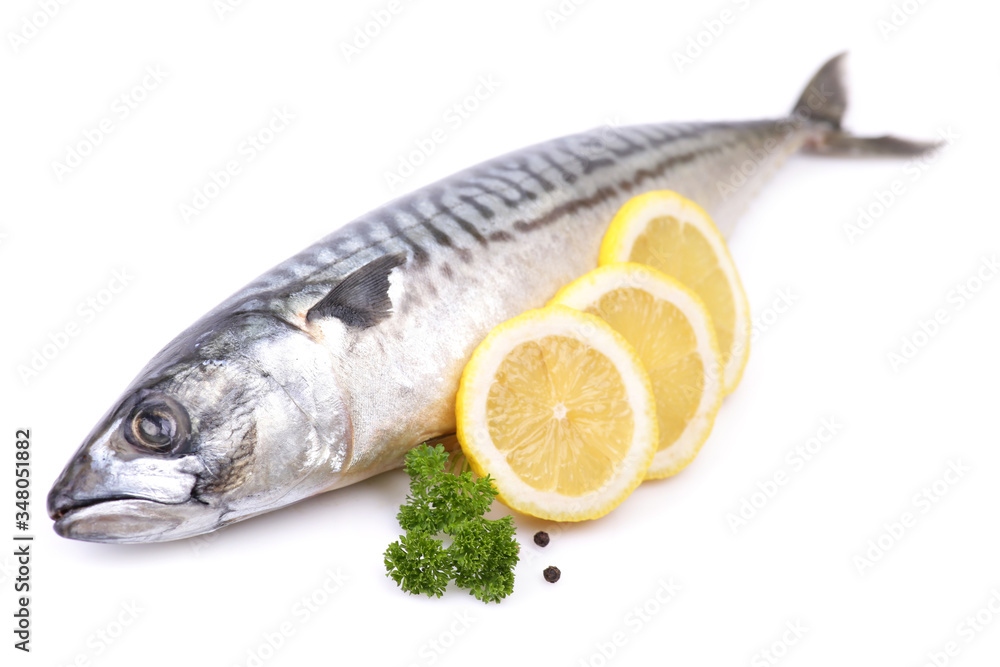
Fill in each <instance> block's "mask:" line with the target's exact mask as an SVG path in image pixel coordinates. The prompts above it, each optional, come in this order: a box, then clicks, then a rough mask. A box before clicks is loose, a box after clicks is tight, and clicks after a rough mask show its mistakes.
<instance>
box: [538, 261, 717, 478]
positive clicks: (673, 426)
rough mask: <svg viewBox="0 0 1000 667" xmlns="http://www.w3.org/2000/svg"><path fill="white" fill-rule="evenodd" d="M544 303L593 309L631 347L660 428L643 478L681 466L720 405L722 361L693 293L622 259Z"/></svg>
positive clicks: (697, 445) (694, 451) (664, 474)
mask: <svg viewBox="0 0 1000 667" xmlns="http://www.w3.org/2000/svg"><path fill="white" fill-rule="evenodd" d="M552 303H560V304H562V305H564V306H569V307H570V308H576V309H577V310H582V311H584V312H586V313H590V314H591V315H597V316H598V317H600V318H601V319H603V320H604V321H605V322H607V323H608V324H610V325H611V328H613V329H614V330H615V331H617V332H618V333H620V334H621V335H622V336H624V337H625V340H627V341H628V342H629V343H630V344H631V345H632V347H633V348H634V349H635V351H636V353H637V354H638V355H639V359H640V360H641V361H642V364H643V366H644V367H645V369H646V372H647V373H648V374H649V379H650V381H651V382H652V384H653V396H654V397H655V398H656V418H657V423H658V425H659V433H660V440H659V444H658V446H657V452H656V455H655V456H654V457H653V462H652V463H651V464H650V466H649V470H648V471H647V472H646V479H655V478H659V477H669V476H670V475H676V474H677V473H678V472H680V471H681V470H683V469H684V467H685V466H687V464H688V463H690V462H691V461H692V460H693V459H694V457H695V456H696V455H697V454H698V450H700V449H701V446H702V445H703V444H704V443H705V440H706V439H707V438H708V434H709V433H710V432H711V430H712V424H713V422H714V421H715V415H716V413H717V412H718V411H719V405H720V404H721V403H722V382H721V369H722V366H721V364H722V359H721V358H720V356H719V348H718V346H717V345H716V342H715V331H714V329H713V328H712V320H711V318H710V317H709V315H708V311H707V310H706V309H705V305H704V304H703V303H702V302H701V299H699V298H698V296H697V295H696V294H694V293H693V292H692V291H691V290H689V289H687V288H686V287H684V286H683V285H681V284H680V282H678V281H677V280H675V279H673V278H670V277H669V276H666V275H664V274H663V273H660V272H659V271H656V270H655V269H651V268H649V267H647V266H642V265H639V264H624V263H623V264H608V265H607V266H603V267H601V268H599V269H597V270H596V271H591V272H590V273H588V274H586V275H585V276H583V277H582V278H580V279H578V280H576V281H574V282H572V283H570V284H569V285H567V286H566V287H564V288H562V289H561V290H560V291H559V293H558V294H556V296H555V298H554V299H553V300H552Z"/></svg>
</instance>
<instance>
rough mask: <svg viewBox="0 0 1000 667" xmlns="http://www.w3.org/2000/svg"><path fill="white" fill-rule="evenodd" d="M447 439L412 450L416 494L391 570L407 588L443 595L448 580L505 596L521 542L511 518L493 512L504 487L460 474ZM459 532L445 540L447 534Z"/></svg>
mask: <svg viewBox="0 0 1000 667" xmlns="http://www.w3.org/2000/svg"><path fill="white" fill-rule="evenodd" d="M448 458H449V455H448V452H447V451H445V449H444V447H443V446H442V445H437V446H435V447H431V446H429V445H426V444H425V445H421V446H419V447H417V448H416V449H414V450H412V451H411V452H410V453H409V454H407V456H406V465H405V469H406V472H407V473H408V474H409V475H410V493H409V495H408V496H407V498H406V502H405V503H404V504H403V505H402V506H401V507H400V508H399V514H398V515H397V519H398V520H399V525H400V527H402V528H403V530H405V531H406V535H402V536H400V538H399V540H397V541H396V542H393V543H392V544H390V545H389V547H388V549H386V552H385V567H386V574H387V575H388V576H389V577H391V578H392V579H393V580H394V581H395V582H396V583H397V584H398V585H399V586H400V588H402V589H403V590H404V591H406V592H408V593H412V594H416V593H424V594H426V595H428V596H432V595H436V596H438V597H440V596H441V594H442V593H443V591H444V588H445V586H446V585H447V583H448V581H449V580H451V579H455V583H456V584H458V586H460V587H462V588H468V589H469V592H470V594H471V595H474V596H476V598H478V599H479V600H482V601H483V602H499V601H500V600H501V599H503V598H505V597H506V596H508V595H510V593H511V591H512V590H513V586H514V566H515V565H516V564H517V561H518V551H519V546H518V544H517V540H516V539H515V538H514V522H513V519H511V517H509V516H508V517H504V518H502V519H498V520H490V519H486V518H485V517H484V516H483V515H484V514H486V512H487V511H489V508H490V506H491V505H492V504H493V500H494V498H495V497H496V495H497V490H496V488H495V487H494V486H493V482H492V481H491V480H490V478H489V476H487V477H485V478H480V479H477V478H475V476H474V475H473V474H472V472H471V471H468V470H464V471H461V472H458V473H457V474H453V473H452V472H449V469H448ZM442 534H443V535H446V536H449V537H451V538H452V543H451V545H450V546H448V547H444V541H443V540H442V539H441V538H440V536H441V535H442Z"/></svg>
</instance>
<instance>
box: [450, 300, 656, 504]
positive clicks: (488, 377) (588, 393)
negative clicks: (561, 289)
mask: <svg viewBox="0 0 1000 667" xmlns="http://www.w3.org/2000/svg"><path fill="white" fill-rule="evenodd" d="M457 417H458V419H457V421H458V441H459V442H460V443H461V445H462V450H463V451H464V452H465V456H466V458H467V459H468V461H469V463H470V465H471V466H472V469H473V470H474V471H475V472H476V473H477V474H479V475H486V474H489V475H490V476H492V478H493V480H494V483H495V484H496V487H497V491H498V492H499V495H498V497H499V498H500V500H501V501H502V502H503V503H505V504H506V505H507V506H508V507H511V508H512V509H515V510H517V511H519V512H523V513H525V514H530V515H532V516H536V517H540V518H543V519H551V520H553V521H580V520H583V519H596V518H597V517H599V516H603V515H604V514H607V513H608V512H610V511H611V510H612V509H614V508H615V507H616V506H617V505H618V504H619V503H620V502H621V501H622V500H624V499H625V498H626V497H627V496H628V494H629V493H631V492H632V490H633V489H635V487H636V486H638V485H639V483H640V482H641V481H642V479H643V476H644V475H645V473H646V469H647V468H649V463H650V461H652V459H653V454H654V453H655V451H656V445H657V443H658V442H659V441H658V438H657V429H656V405H655V403H654V400H653V390H652V386H651V385H650V382H649V377H648V376H647V375H646V371H645V370H643V368H642V363H641V362H640V361H639V358H638V357H637V356H636V353H635V350H633V349H632V347H631V346H630V345H629V344H628V343H627V342H626V341H625V339H624V338H622V336H621V335H620V334H618V333H616V332H615V331H614V329H612V328H611V327H610V326H609V325H608V324H607V323H605V322H604V321H602V320H601V319H600V318H598V317H595V316H593V315H587V314H585V313H581V312H579V311H576V310H573V309H571V308H567V307H565V306H550V307H548V308H542V309H540V310H531V311H528V312H527V313H524V314H523V315H520V316H518V317H515V318H514V319H512V320H509V321H508V322H506V323H504V324H501V325H500V326H498V327H497V328H496V329H494V330H493V331H492V332H491V333H490V335H489V336H487V337H486V340H484V341H483V342H482V344H480V345H479V347H478V348H476V351H475V352H474V353H473V355H472V358H471V359H470V360H469V363H468V364H467V365H466V367H465V371H464V372H463V373H462V381H461V383H460V385H459V390H458V397H457Z"/></svg>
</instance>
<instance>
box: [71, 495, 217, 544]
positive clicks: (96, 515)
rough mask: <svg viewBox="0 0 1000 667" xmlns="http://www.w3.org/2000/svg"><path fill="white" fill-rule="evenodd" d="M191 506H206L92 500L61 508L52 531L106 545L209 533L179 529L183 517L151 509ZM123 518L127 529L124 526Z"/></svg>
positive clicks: (134, 499)
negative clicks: (130, 520)
mask: <svg viewBox="0 0 1000 667" xmlns="http://www.w3.org/2000/svg"><path fill="white" fill-rule="evenodd" d="M190 505H195V506H198V507H203V506H204V505H205V504H204V503H201V502H198V501H195V500H194V499H190V498H189V499H187V500H182V501H179V502H161V501H157V500H151V499H149V498H139V497H136V496H118V497H104V498H100V499H88V500H86V501H79V503H78V504H76V505H74V506H73V507H65V508H61V511H60V513H59V518H58V519H56V521H55V523H54V524H53V526H52V528H53V530H54V531H55V532H56V534H57V535H59V536H60V537H65V538H67V539H72V540H81V541H84V542H97V543H105V544H138V543H146V542H164V541H168V540H174V539H179V538H182V537H190V536H191V535H195V534H198V533H200V532H205V531H204V530H197V531H193V532H191V531H187V530H178V529H180V528H181V527H182V526H183V525H184V522H185V517H184V516H183V515H182V514H180V515H179V514H172V513H170V511H166V512H163V511H160V510H155V511H152V514H150V513H149V512H150V510H152V509H153V508H163V509H164V510H166V508H172V507H176V508H183V507H185V506H190ZM123 517H124V520H125V528H124V529H122V523H121V522H122V518H123ZM129 518H131V519H132V520H133V523H132V525H131V526H129V525H128V521H129ZM136 525H138V528H136V527H135V526H136ZM109 526H110V528H109Z"/></svg>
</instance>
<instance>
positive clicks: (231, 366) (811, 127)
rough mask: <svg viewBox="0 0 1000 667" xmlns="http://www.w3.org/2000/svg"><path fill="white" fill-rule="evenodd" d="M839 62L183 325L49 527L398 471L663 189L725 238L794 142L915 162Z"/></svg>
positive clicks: (491, 183) (247, 512)
mask: <svg viewBox="0 0 1000 667" xmlns="http://www.w3.org/2000/svg"><path fill="white" fill-rule="evenodd" d="M845 104H846V100H845V97H844V91H843V86H842V84H841V80H840V58H839V57H838V58H835V59H833V60H831V61H830V62H829V63H827V64H826V65H825V66H824V67H823V68H822V69H821V70H820V72H819V73H818V74H817V75H816V77H814V79H813V80H812V81H811V82H810V84H809V86H808V87H807V89H806V91H805V93H803V96H802V98H801V99H800V100H799V102H798V104H797V105H796V107H795V109H794V110H793V113H792V115H790V116H789V117H784V118H778V119H771V120H759V121H750V122H733V123H687V124H653V125H638V126H630V127H616V128H603V129H599V130H594V131H591V132H585V133H581V134H576V135H571V136H567V137H563V138H560V139H556V140H553V141H549V142H545V143H542V144H538V145H535V146H531V147H529V148H525V149H522V150H519V151H515V152H513V153H509V154H507V155H504V156H501V157H498V158H496V159H493V160H490V161H488V162H485V163H482V164H480V165H477V166H475V167H472V168H470V169H466V170H464V171H461V172H459V173H457V174H454V175H453V176H450V177H448V178H446V179H443V180H442V181H439V182H437V183H435V184H432V185H430V186H428V187H426V188H423V189H420V190H418V191H416V192H413V193H411V194H407V195H404V196H403V197H400V198H398V199H396V200H394V201H392V202H390V203H388V204H386V205H385V206H383V207H381V208H379V209H377V210H375V211H372V212H371V213H369V214H367V215H365V216H362V217H361V218H360V219H358V220H355V221H354V222H351V223H349V224H347V225H345V226H343V227H342V228H340V229H338V230H337V231H335V232H334V233H332V234H330V235H329V236H327V237H326V238H324V239H323V240H321V241H319V242H318V243H316V244H314V245H313V246H311V247H309V248H307V249H305V250H304V251H302V252H300V253H299V254H297V255H295V256H294V257H292V258H290V259H289V260H287V261H285V262H283V263H282V264H280V265H278V266H277V267H275V268H274V269H272V270H271V271H268V272H267V273H265V274H263V275H261V276H260V277H259V278H258V279H257V280H255V281H253V282H252V283H250V284H249V285H247V286H246V287H245V288H243V289H242V290H240V291H239V292H237V293H236V294H234V295H232V296H231V297H229V298H228V299H226V300H225V301H224V302H223V303H221V304H220V305H219V306H218V307H216V308H215V309H214V310H212V311H211V312H210V313H208V314H207V315H206V316H205V317H203V318H202V319H201V320H199V321H198V322H196V323H195V324H194V325H192V326H191V327H190V328H188V329H187V330H186V331H184V332H183V333H181V334H180V335H179V336H178V337H177V338H175V339H174V340H173V341H172V342H171V343H169V344H168V345H167V346H166V347H165V348H164V349H163V350H162V351H161V352H160V353H159V354H157V355H156V357H154V358H153V359H152V360H151V361H150V362H149V364H148V365H147V366H146V368H144V369H143V370H142V371H141V372H140V374H139V375H138V377H137V378H136V379H135V381H134V382H133V383H132V385H131V386H130V387H129V388H128V389H127V390H126V391H125V393H124V395H123V396H122V398H121V399H120V400H119V401H118V402H117V403H116V404H115V405H114V406H113V407H112V408H111V410H110V411H109V412H108V414H107V415H105V417H104V418H103V419H102V420H101V421H100V422H99V423H98V425H97V426H96V427H95V429H94V430H93V431H92V432H91V434H90V435H89V436H88V437H87V439H86V440H85V441H84V443H83V445H82V446H81V448H80V450H79V451H78V452H77V453H76V455H75V456H74V457H73V458H72V459H71V461H70V462H69V464H68V465H67V466H66V469H65V470H64V471H63V473H62V475H61V476H60V478H59V480H58V481H57V482H56V484H55V485H54V487H53V489H52V492H51V493H50V495H49V512H50V515H51V516H52V517H53V518H54V519H55V521H56V523H55V529H56V531H57V532H58V533H59V534H61V535H63V536H65V537H71V538H77V539H84V540H91V541H101V542H148V541H162V540H169V539H177V538H181V537H187V536H191V535H197V534H199V533H204V532H208V531H211V530H214V529H216V528H219V527H221V526H223V525H226V524H228V523H232V522H233V521H238V520H241V519H245V518H248V517H251V516H254V515H256V514H260V513H262V512H266V511H270V510H273V509H276V508H279V507H282V506H284V505H288V504H290V503H293V502H296V501H298V500H301V499H303V498H307V497H309V496H312V495H315V494H317V493H322V492H325V491H329V490H331V489H336V488H339V487H342V486H345V485H348V484H352V483H354V482H357V481H359V480H362V479H364V478H366V477H370V476H372V475H375V474H378V473H380V472H383V471H386V470H390V469H393V468H397V467H400V466H401V465H402V462H403V457H404V456H405V454H406V453H407V452H408V451H409V450H410V449H411V448H412V447H414V446H415V445H417V444H419V443H421V442H424V441H426V440H428V439H431V438H434V437H437V436H441V435H443V434H449V433H452V432H454V429H455V405H454V402H455V394H456V391H457V388H458V383H459V379H460V377H461V373H462V370H463V368H464V366H465V363H466V361H467V360H468V359H469V357H470V356H471V354H472V351H473V350H474V349H475V347H476V345H478V344H479V342H480V341H481V340H482V339H483V338H485V336H486V335H487V334H488V333H489V331H490V330H491V329H492V328H493V327H495V326H496V325H498V324H500V323H502V322H504V321H506V320H507V319H510V318H511V317H514V316H516V315H518V314H520V313H522V312H524V311H526V310H529V309H531V308H536V307H540V306H542V305H544V304H545V303H546V301H547V300H548V299H550V298H551V297H552V295H553V294H554V293H555V292H556V291H557V290H558V289H559V288H560V287H561V286H563V285H565V284H567V283H569V282H571V281H572V280H574V279H575V278H577V277H579V276H580V275H582V274H584V273H586V272H587V271H589V270H591V269H593V268H595V267H596V266H597V257H598V250H599V247H600V243H601V240H602V238H603V235H604V233H605V231H606V229H607V226H608V223H609V222H610V220H611V218H612V217H613V215H614V213H615V212H616V211H617V209H618V208H619V207H620V206H621V205H622V204H623V203H624V202H625V201H627V200H628V199H629V198H630V197H632V196H634V195H637V194H640V193H641V192H645V191H649V190H658V189H671V190H676V191H677V192H679V193H681V194H683V195H685V196H687V197H688V198H690V199H693V200H694V201H696V202H698V203H700V204H701V205H702V206H703V207H704V208H705V209H706V210H707V211H708V212H709V213H710V214H711V215H712V217H713V219H714V220H715V221H716V223H717V224H718V225H719V227H720V229H722V230H723V232H724V233H728V232H729V231H730V230H731V229H732V227H733V225H734V224H735V222H736V220H737V218H738V217H739V214H740V212H741V211H742V210H743V209H744V208H745V206H746V205H747V203H748V201H749V200H750V199H751V198H752V197H753V195H754V194H755V192H756V191H757V190H758V189H759V187H760V186H761V185H762V184H763V183H764V182H765V181H766V180H767V179H768V177H769V176H770V175H771V174H772V173H773V171H774V170H775V169H776V168H777V167H778V166H779V165H780V164H781V163H782V162H783V161H784V160H785V158H786V157H788V156H789V155H792V154H794V153H796V152H798V151H800V150H802V149H809V150H813V151H816V152H826V153H832V154H837V153H860V154H869V153H882V154H893V155H914V154H919V153H921V152H923V151H925V150H928V149H929V148H930V147H931V146H930V145H929V144H923V143H916V142H907V141H903V140H899V139H894V138H891V137H881V138H875V139H864V138H858V137H854V136H852V135H849V134H846V133H844V132H842V131H841V128H840V117H841V115H842V113H843V110H844V106H845Z"/></svg>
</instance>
